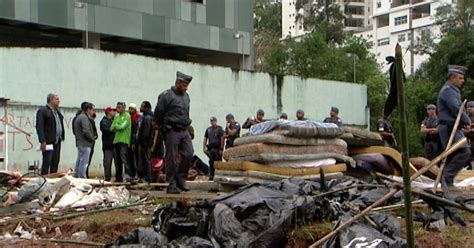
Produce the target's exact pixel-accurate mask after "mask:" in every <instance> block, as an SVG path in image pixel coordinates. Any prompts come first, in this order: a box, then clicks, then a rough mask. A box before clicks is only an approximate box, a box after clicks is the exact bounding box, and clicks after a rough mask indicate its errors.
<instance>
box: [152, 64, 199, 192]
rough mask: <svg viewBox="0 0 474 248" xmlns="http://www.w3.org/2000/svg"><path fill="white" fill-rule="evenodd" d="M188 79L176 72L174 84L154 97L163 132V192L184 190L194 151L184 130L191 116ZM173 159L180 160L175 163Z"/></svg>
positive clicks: (187, 133) (157, 117) (187, 126)
mask: <svg viewBox="0 0 474 248" xmlns="http://www.w3.org/2000/svg"><path fill="white" fill-rule="evenodd" d="M191 80H192V77H191V76H188V75H186V74H184V73H181V72H179V71H178V72H176V81H175V85H174V86H172V87H171V89H168V90H165V91H163V92H162V93H161V94H160V95H159V96H158V103H157V104H156V108H155V120H156V123H157V124H158V126H159V128H160V131H161V132H162V133H163V135H164V139H165V146H166V154H165V170H166V180H167V181H168V183H169V185H168V188H167V189H166V192H167V193H174V194H179V193H180V190H182V191H188V189H187V188H186V178H187V176H188V170H189V165H190V162H191V158H192V157H193V154H194V149H193V144H192V141H191V135H190V134H189V132H188V128H189V126H190V125H191V119H190V118H189V103H190V100H189V95H188V93H186V90H187V89H188V86H189V83H190V82H191ZM178 154H179V155H180V159H178ZM177 161H180V163H179V164H177Z"/></svg>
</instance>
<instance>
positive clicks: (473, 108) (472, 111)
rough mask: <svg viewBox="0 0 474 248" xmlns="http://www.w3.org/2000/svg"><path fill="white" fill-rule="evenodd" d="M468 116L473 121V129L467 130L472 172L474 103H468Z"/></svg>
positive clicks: (473, 124) (472, 122)
mask: <svg viewBox="0 0 474 248" xmlns="http://www.w3.org/2000/svg"><path fill="white" fill-rule="evenodd" d="M467 114H468V115H469V119H470V120H471V127H470V129H469V130H466V136H467V138H468V140H469V145H470V147H471V158H470V161H471V162H470V166H469V169H471V170H472V167H473V165H474V101H469V102H468V103H467Z"/></svg>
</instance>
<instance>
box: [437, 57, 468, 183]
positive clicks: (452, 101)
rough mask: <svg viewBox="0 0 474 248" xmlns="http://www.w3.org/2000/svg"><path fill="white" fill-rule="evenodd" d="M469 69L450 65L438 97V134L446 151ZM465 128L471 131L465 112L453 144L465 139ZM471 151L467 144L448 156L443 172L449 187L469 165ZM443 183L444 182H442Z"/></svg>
mask: <svg viewBox="0 0 474 248" xmlns="http://www.w3.org/2000/svg"><path fill="white" fill-rule="evenodd" d="M466 71H467V68H466V67H464V66H458V65H450V66H448V80H447V81H446V83H445V84H444V85H443V87H442V88H441V90H440V91H439V95H438V110H439V126H438V132H439V137H440V139H441V144H442V145H443V148H444V149H446V147H447V145H448V140H449V137H450V135H451V131H452V129H453V127H454V123H455V121H456V117H457V115H458V112H459V108H460V107H461V104H462V102H461V91H460V88H461V87H462V86H463V85H464V80H465V78H464V76H465V75H466ZM463 127H465V128H466V129H467V131H469V129H470V120H469V117H468V116H467V115H466V114H465V113H464V112H463V113H462V116H461V122H460V123H459V128H458V129H457V130H456V131H455V136H454V140H453V144H454V143H456V142H457V141H459V140H461V139H462V138H464V133H463V132H462V130H461V129H462V128H463ZM470 156H471V151H470V149H469V145H468V144H466V145H464V146H463V147H461V148H459V149H458V150H456V151H455V152H453V153H452V154H451V155H450V156H448V158H447V160H446V166H445V167H444V170H443V180H444V182H445V183H446V185H447V186H452V185H453V182H454V177H455V176H456V175H457V174H458V173H459V171H460V170H461V169H462V168H463V167H464V166H465V165H467V164H468V162H469V158H470ZM442 182H443V181H442Z"/></svg>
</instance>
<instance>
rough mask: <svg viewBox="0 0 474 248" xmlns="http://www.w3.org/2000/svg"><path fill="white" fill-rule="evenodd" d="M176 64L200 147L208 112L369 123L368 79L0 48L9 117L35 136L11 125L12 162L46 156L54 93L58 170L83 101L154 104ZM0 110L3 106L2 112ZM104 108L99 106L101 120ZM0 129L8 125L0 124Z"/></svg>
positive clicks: (1, 90)
mask: <svg viewBox="0 0 474 248" xmlns="http://www.w3.org/2000/svg"><path fill="white" fill-rule="evenodd" d="M176 70H180V71H183V72H185V73H188V74H190V75H192V76H193V78H194V79H193V81H192V83H191V84H190V87H189V90H188V92H189V94H190V97H191V118H192V119H193V126H194V128H195V131H196V138H195V140H194V147H195V150H196V153H197V154H198V155H199V156H200V157H201V158H205V156H204V155H203V153H202V138H203V135H204V130H205V129H206V128H207V126H208V125H209V117H210V116H212V115H215V116H217V118H218V123H219V124H220V125H225V123H224V122H225V120H224V116H225V115H226V114H227V113H230V112H231V113H233V114H234V115H235V117H236V119H237V120H238V121H239V122H240V123H242V122H243V121H244V120H245V118H247V117H249V116H252V115H253V114H254V113H255V110H256V109H258V108H262V109H264V110H265V118H268V119H275V118H277V115H278V113H279V112H282V111H284V112H287V113H288V115H289V117H290V118H292V119H293V118H294V115H295V112H296V110H297V109H298V108H302V109H304V110H305V112H306V115H307V117H309V118H312V119H315V120H322V119H323V118H324V117H326V116H327V115H328V114H329V108H330V107H331V106H333V105H335V106H338V107H339V109H340V116H341V118H342V120H343V122H344V123H346V124H355V125H366V124H367V122H366V119H367V118H366V105H367V88H366V87H365V86H364V85H355V84H350V83H341V82H334V81H327V80H318V79H301V78H297V77H282V78H277V77H274V76H271V75H269V74H264V73H253V72H247V71H236V70H231V69H229V68H223V67H212V66H204V65H198V64H192V63H183V62H179V61H172V60H158V59H153V58H148V57H141V56H136V55H128V54H113V53H109V52H103V51H98V50H92V49H90V50H84V49H80V48H77V49H31V48H0V96H4V97H7V98H10V99H12V105H11V106H10V111H9V113H10V116H9V118H10V121H11V122H13V123H14V124H15V125H16V126H18V127H21V128H23V129H25V130H27V131H28V132H30V133H31V134H32V138H31V139H28V138H27V137H26V136H25V135H23V134H20V133H18V132H16V131H14V130H10V131H11V133H10V134H9V137H10V142H9V143H10V144H9V154H10V161H11V163H12V164H13V165H14V166H15V167H16V168H17V169H20V170H21V171H25V170H26V164H27V162H28V161H33V160H39V159H41V154H40V153H39V152H36V151H35V147H36V145H37V143H38V139H37V136H36V132H35V129H34V126H35V125H34V122H35V114H36V110H37V109H38V107H39V106H41V105H44V104H45V102H46V95H47V94H48V93H49V92H57V93H58V94H59V96H60V99H61V104H60V105H61V110H62V112H63V113H64V114H65V120H66V123H65V125H66V141H65V143H64V145H63V146H62V156H61V165H60V167H61V168H66V167H73V163H74V162H75V159H76V149H75V143H74V136H73V135H72V130H71V127H70V122H71V119H72V117H73V116H74V113H75V112H76V110H77V107H78V106H79V105H80V103H81V102H83V101H89V102H93V103H95V105H96V106H97V108H98V109H103V108H104V107H106V106H114V105H115V103H116V102H117V101H125V102H126V103H127V104H129V103H131V102H134V103H137V104H140V103H141V101H143V100H148V101H150V102H151V103H152V105H153V107H154V106H155V104H156V100H157V96H158V94H159V93H160V92H162V91H163V90H165V89H168V88H169V87H170V86H171V85H173V84H174V80H175V72H176ZM0 114H3V110H2V111H0ZM102 117H103V112H102V111H99V112H98V119H97V121H100V119H101V118H102ZM0 127H3V125H1V124H0ZM101 160H102V153H101V142H100V140H99V141H98V142H97V143H96V148H95V155H94V158H93V167H94V168H93V170H95V171H99V173H101V172H102V169H101V164H102V162H101Z"/></svg>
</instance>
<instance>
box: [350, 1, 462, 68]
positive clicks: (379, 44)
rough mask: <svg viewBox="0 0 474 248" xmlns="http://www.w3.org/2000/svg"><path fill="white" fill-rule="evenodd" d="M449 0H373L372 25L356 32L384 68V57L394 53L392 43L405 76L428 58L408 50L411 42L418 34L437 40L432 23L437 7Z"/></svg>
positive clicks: (449, 2)
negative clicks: (398, 48)
mask: <svg viewBox="0 0 474 248" xmlns="http://www.w3.org/2000/svg"><path fill="white" fill-rule="evenodd" d="M453 2H455V1H451V0H392V1H383V0H374V3H373V4H374V5H373V11H374V12H373V17H372V18H373V23H374V25H373V28H372V29H371V30H368V31H365V32H362V33H360V34H359V35H361V36H362V37H364V38H366V39H367V40H368V41H369V42H370V43H371V44H372V45H373V47H372V52H373V53H374V54H376V55H377V60H378V62H379V63H380V64H382V65H384V69H388V65H386V63H385V57H387V56H394V55H395V46H396V45H397V43H399V44H400V46H401V47H402V51H403V64H404V71H405V74H407V75H409V74H412V73H413V72H415V71H416V69H417V68H418V67H419V66H420V65H421V64H422V63H423V62H424V61H426V59H428V57H429V56H428V55H418V54H414V53H412V52H411V49H410V47H411V44H412V43H414V42H416V40H417V39H419V38H422V36H428V37H434V41H435V42H437V41H438V40H437V37H438V36H439V28H438V27H436V26H435V25H434V24H435V21H436V20H435V16H436V12H437V8H439V7H440V6H442V5H445V4H453Z"/></svg>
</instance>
